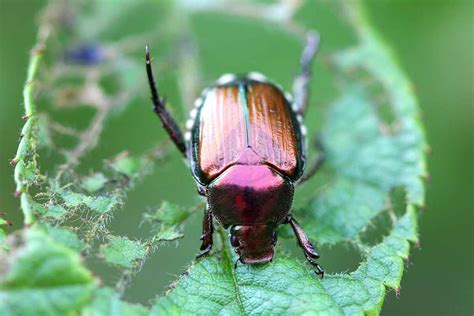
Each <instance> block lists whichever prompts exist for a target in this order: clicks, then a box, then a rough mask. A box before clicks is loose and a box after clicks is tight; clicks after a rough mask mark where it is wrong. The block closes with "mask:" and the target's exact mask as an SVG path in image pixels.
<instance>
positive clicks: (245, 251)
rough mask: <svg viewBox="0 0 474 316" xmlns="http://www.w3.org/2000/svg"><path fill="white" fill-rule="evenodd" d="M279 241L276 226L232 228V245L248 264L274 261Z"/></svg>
mask: <svg viewBox="0 0 474 316" xmlns="http://www.w3.org/2000/svg"><path fill="white" fill-rule="evenodd" d="M276 241H277V235H276V233H275V226H274V225H251V226H232V228H231V229H230V243H231V244H232V246H233V247H234V249H235V252H237V253H238V254H239V255H240V257H239V260H240V261H241V262H243V263H247V264H258V263H266V262H269V261H272V259H273V252H274V247H275V244H276Z"/></svg>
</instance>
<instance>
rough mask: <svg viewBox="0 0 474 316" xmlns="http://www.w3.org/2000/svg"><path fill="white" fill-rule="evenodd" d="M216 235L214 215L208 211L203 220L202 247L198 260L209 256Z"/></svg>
mask: <svg viewBox="0 0 474 316" xmlns="http://www.w3.org/2000/svg"><path fill="white" fill-rule="evenodd" d="M213 233H214V225H213V224H212V214H211V211H210V210H209V209H206V212H205V213H204V217H203V219H202V235H201V240H202V245H201V249H200V250H201V252H200V253H199V254H198V255H197V257H196V259H198V258H201V257H204V256H206V255H208V254H209V252H210V251H211V249H212V234H213Z"/></svg>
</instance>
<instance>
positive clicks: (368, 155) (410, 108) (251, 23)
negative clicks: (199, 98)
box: [0, 0, 427, 315]
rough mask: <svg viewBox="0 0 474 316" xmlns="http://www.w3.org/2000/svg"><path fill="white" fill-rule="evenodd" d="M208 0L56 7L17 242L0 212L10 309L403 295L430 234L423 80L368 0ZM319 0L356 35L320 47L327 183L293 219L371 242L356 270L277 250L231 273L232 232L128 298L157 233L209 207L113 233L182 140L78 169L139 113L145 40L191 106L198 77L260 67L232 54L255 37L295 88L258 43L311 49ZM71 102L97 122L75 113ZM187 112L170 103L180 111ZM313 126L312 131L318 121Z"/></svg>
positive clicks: (350, 311)
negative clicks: (112, 128)
mask: <svg viewBox="0 0 474 316" xmlns="http://www.w3.org/2000/svg"><path fill="white" fill-rule="evenodd" d="M196 3H197V2H193V1H184V0H183V1H178V2H176V3H175V4H171V3H167V2H158V3H149V2H147V1H143V2H141V1H133V2H126V3H125V2H124V3H121V5H116V4H115V3H113V2H112V1H110V2H109V1H98V2H93V3H89V4H85V3H82V4H79V3H76V4H67V5H66V4H61V3H59V2H52V3H51V4H50V5H49V6H48V7H47V8H46V9H45V12H44V13H43V14H42V16H41V19H40V22H39V30H38V43H37V45H36V47H35V48H34V49H33V51H32V53H31V58H30V65H29V69H28V74H27V80H26V83H25V88H24V106H25V116H24V118H25V125H24V127H23V129H22V132H21V136H22V138H21V141H20V143H19V146H18V151H17V153H16V155H15V157H14V158H13V159H12V161H11V163H12V165H14V168H15V179H14V180H15V182H16V185H17V189H16V195H17V196H18V198H19V200H20V204H21V210H22V211H23V214H24V224H25V227H24V229H22V230H21V231H18V232H15V233H12V234H10V235H9V236H6V234H5V232H4V229H3V228H2V225H6V224H8V222H7V221H6V220H4V219H3V218H2V217H0V314H2V315H8V314H20V315H31V314H44V315H63V314H75V313H78V312H80V313H82V314H85V315H96V314H101V315H102V314H103V315H106V314H114V315H115V314H121V315H142V314H143V315H144V314H148V313H149V312H152V313H155V314H157V315H166V314H202V315H208V314H218V313H222V314H232V315H247V314H303V313H310V314H318V315H319V314H325V315H326V314H327V315H339V314H340V315H365V314H378V313H379V312H380V310H381V307H382V303H383V301H384V297H385V294H386V289H387V288H391V289H396V290H398V289H399V287H400V282H401V278H402V275H403V271H404V260H405V259H407V257H408V255H409V249H410V242H415V243H416V242H417V241H418V237H417V208H419V207H421V206H423V203H424V183H423V177H425V176H426V166H425V157H424V153H425V151H426V150H427V145H426V143H425V138H424V134H423V130H422V127H421V125H420V122H419V118H418V115H419V114H418V107H417V102H416V99H415V97H414V94H413V91H412V88H411V85H410V82H409V80H408V79H407V78H406V76H405V75H404V74H403V72H402V71H401V70H400V68H399V67H398V66H397V64H396V62H395V61H394V57H393V55H392V54H391V52H390V51H389V50H388V48H387V47H386V46H385V44H384V43H383V41H382V40H380V38H379V37H378V35H377V34H376V32H375V31H374V30H373V29H372V27H371V25H370V23H369V22H368V20H367V18H366V16H365V13H364V10H363V6H362V5H361V4H360V3H359V2H358V1H350V2H346V1H344V2H342V1H341V2H340V3H339V4H337V5H336V4H334V3H327V2H318V3H317V4H316V3H314V2H313V1H308V2H306V3H299V5H295V6H291V5H289V3H290V2H282V3H268V4H267V3H259V2H256V3H248V4H244V3H240V2H239V3H238V2H202V5H196ZM295 3H298V2H295ZM313 6H316V8H317V10H320V12H322V13H321V15H323V16H328V17H330V18H331V19H333V20H334V22H333V20H331V22H330V23H329V25H331V27H332V23H336V24H337V23H339V24H338V25H339V26H340V27H346V28H347V31H346V33H348V34H352V38H351V39H350V40H349V42H350V43H351V45H347V44H344V45H342V44H340V43H336V44H329V46H330V49H327V51H325V50H324V49H323V57H321V59H322V60H325V61H326V62H327V63H326V66H327V67H326V70H325V71H326V72H328V73H329V75H328V76H327V78H326V79H328V80H331V81H332V82H333V83H334V86H335V87H337V88H336V89H334V93H333V95H330V97H329V98H328V101H330V102H329V103H330V105H329V106H328V107H327V108H326V109H325V111H324V112H325V114H324V115H323V116H322V117H323V119H322V124H321V127H320V132H321V137H322V141H323V143H324V145H325V148H326V151H327V164H326V165H325V167H324V170H323V173H324V174H325V178H326V179H327V182H326V183H325V184H324V185H323V186H322V188H315V186H314V183H313V182H311V183H310V184H308V186H312V189H311V190H312V191H311V192H310V194H309V198H308V197H306V200H305V201H300V203H299V205H301V206H300V207H298V209H297V210H295V213H296V214H297V216H298V218H299V219H300V222H301V223H302V225H303V227H304V228H305V230H306V231H307V232H308V233H309V235H310V237H311V239H313V240H315V241H317V244H318V245H323V244H329V245H332V244H336V243H340V242H346V243H351V244H352V245H353V246H354V247H355V248H356V249H358V250H359V251H360V253H361V254H362V258H363V259H362V261H361V262H360V263H359V265H358V267H357V269H355V270H354V271H352V272H348V273H333V274H327V275H326V276H325V277H324V279H322V280H321V279H319V278H316V276H315V274H314V272H313V271H312V270H311V268H310V267H309V266H308V265H306V264H305V263H304V262H303V260H301V259H295V258H294V257H293V256H289V255H287V254H285V253H284V252H282V251H281V249H278V252H279V253H278V255H277V257H276V259H275V260H274V261H273V262H271V263H269V264H265V265H262V266H244V265H239V266H238V267H237V268H235V269H234V262H235V261H236V256H235V255H234V254H233V251H232V247H231V246H230V245H229V244H228V241H227V237H226V235H227V234H226V232H225V231H224V229H223V228H218V229H217V231H218V233H217V234H215V235H216V236H215V238H217V239H220V243H218V245H217V246H215V248H216V249H215V250H214V253H213V254H212V255H211V256H210V257H207V258H204V259H200V260H197V261H193V262H192V263H190V265H189V267H188V270H187V271H186V272H185V273H183V274H182V275H181V276H180V277H179V278H178V279H177V280H176V282H175V283H173V284H172V285H171V286H170V289H169V290H168V291H167V292H166V293H165V294H164V295H162V296H157V298H156V299H154V300H153V302H152V304H151V306H142V305H134V304H130V303H127V302H126V301H124V300H123V292H124V290H125V289H126V288H127V286H128V285H129V284H130V282H132V280H133V277H134V276H135V275H136V274H137V273H139V270H140V269H141V267H142V266H143V265H144V264H146V260H147V258H149V257H150V256H151V255H152V254H153V253H154V252H155V251H156V250H157V248H158V247H159V245H160V244H162V243H166V242H171V241H175V240H177V239H179V238H181V237H182V236H183V225H184V224H185V222H186V219H187V218H188V217H189V216H190V215H191V214H192V213H193V212H194V211H195V210H196V209H201V208H202V205H200V204H198V205H196V207H192V208H190V209H188V208H186V207H183V206H180V205H176V204H172V203H169V202H167V201H157V203H160V202H161V206H160V207H159V208H157V209H156V210H152V211H148V212H146V213H145V215H144V222H145V223H147V227H148V228H147V229H148V230H149V231H148V234H147V237H144V238H142V239H140V240H138V239H131V238H129V237H128V236H121V235H118V234H115V233H112V232H111V231H110V230H109V226H110V225H109V223H110V221H111V220H113V216H114V213H115V212H116V211H117V210H118V209H120V208H122V207H123V205H124V203H125V201H126V196H127V192H129V191H130V190H131V189H133V187H134V186H135V185H136V184H137V183H138V182H140V181H141V180H142V179H143V178H144V177H146V176H147V175H149V174H150V173H151V172H152V171H153V170H155V169H156V168H157V165H158V164H159V163H162V162H165V161H166V160H167V157H168V154H169V146H168V145H167V144H166V143H161V144H158V145H154V146H151V147H150V149H148V150H144V151H143V150H142V152H144V153H142V154H130V153H128V152H127V151H124V150H127V149H129V147H133V146H134V144H127V143H123V144H122V147H121V150H120V151H116V152H115V153H114V154H112V156H109V157H103V158H105V160H104V162H103V163H97V161H96V162H95V163H93V164H92V165H93V166H94V167H93V170H92V171H90V170H89V171H88V172H85V171H84V169H83V168H81V163H82V162H83V161H87V159H89V161H90V159H92V158H91V157H94V149H95V148H96V146H97V145H98V144H100V142H101V137H103V134H104V128H105V127H106V126H108V125H113V124H114V123H113V122H114V118H117V117H124V116H126V115H127V114H126V113H127V111H129V108H130V107H131V105H134V106H137V104H143V103H146V102H147V101H145V100H146V99H147V97H146V96H147V93H148V91H147V89H146V85H145V77H144V67H143V66H144V65H143V60H142V57H140V56H141V54H142V51H141V49H142V48H143V47H144V44H145V42H148V43H149V44H151V46H152V47H159V49H157V51H156V55H155V57H156V59H157V62H156V66H157V68H158V72H159V73H161V72H162V70H163V72H164V73H171V74H174V75H175V78H171V77H167V76H166V75H165V76H164V78H163V79H161V78H160V79H159V81H160V82H159V83H160V85H161V84H163V85H164V86H168V87H172V86H173V85H174V86H175V87H176V86H178V87H179V91H180V92H179V93H180V94H179V97H178V96H176V98H175V100H179V99H181V103H182V104H191V102H192V98H193V97H195V96H196V93H197V91H196V90H197V88H199V87H198V86H197V84H198V82H201V81H202V82H210V80H211V79H213V78H214V77H215V76H218V75H219V74H220V73H219V72H221V71H223V70H224V67H228V70H233V69H234V68H235V70H236V72H242V70H246V69H247V68H251V67H255V65H254V64H252V61H250V62H249V60H248V56H249V55H246V56H247V57H242V54H235V52H234V54H233V55H232V52H233V51H234V50H235V49H236V47H237V46H235V45H242V44H241V43H244V42H242V41H240V42H239V40H241V39H242V40H248V41H249V42H250V43H252V44H255V45H254V46H248V47H253V49H254V51H252V54H254V55H255V58H256V60H258V58H260V56H263V57H262V58H260V60H265V62H262V65H261V66H262V67H261V68H263V69H260V70H262V71H265V70H266V69H265V68H267V70H269V72H270V73H272V71H273V70H272V69H275V68H277V69H278V68H281V72H280V73H278V72H275V73H274V74H275V77H276V78H278V77H281V78H279V79H281V82H282V83H283V84H284V85H288V84H289V78H287V77H288V76H287V74H288V73H289V72H290V70H292V71H293V73H296V66H295V67H293V68H291V69H289V68H288V67H289V66H287V65H286V64H282V63H281V61H280V60H272V58H268V59H267V58H266V57H267V55H268V48H265V47H264V46H259V43H261V42H260V38H263V37H265V38H267V39H268V40H269V41H271V39H272V37H273V38H275V39H276V41H277V43H278V44H279V45H286V44H288V46H292V45H293V46H295V47H296V46H301V43H302V40H303V39H304V34H305V33H306V31H307V30H308V29H309V28H310V27H314V25H318V21H319V20H318V19H317V18H315V17H314V16H312V17H311V19H306V18H305V11H306V9H307V8H308V7H310V8H312V9H313V10H314V8H313ZM150 12H152V13H153V14H150ZM278 12H279V13H278ZM277 13H278V14H277ZM337 14H339V17H337ZM317 16H318V17H319V15H317ZM65 17H66V18H65ZM321 19H323V18H321ZM128 21H131V22H130V23H128ZM132 21H133V22H134V23H132ZM336 21H338V22H336ZM124 25H126V26H127V27H124ZM222 25H224V26H225V27H227V28H228V30H229V34H228V36H227V37H226V38H221V37H220V36H221V35H222V34H219V33H218V32H217V31H216V30H218V28H219V27H220V26H222ZM341 25H342V26H341ZM321 27H322V28H323V29H324V23H322V25H321ZM269 29H271V30H273V31H269ZM274 30H277V32H275V31H274ZM253 34H256V35H258V36H255V38H252V36H253ZM322 35H323V36H324V34H322ZM229 38H230V39H232V41H231V40H229ZM324 40H325V39H324V37H323V41H324ZM328 41H329V40H328ZM329 42H330V41H329ZM183 43H184V44H183ZM236 43H237V44H236ZM239 43H240V44H239ZM227 44H228V45H227ZM323 45H324V44H323ZM333 46H335V47H333ZM223 47H224V48H223ZM323 47H324V46H323ZM223 49H224V50H225V49H227V51H226V52H228V53H229V54H230V55H229V56H227V57H228V58H226V59H220V58H221V57H220V56H221V55H222V54H219V52H220V51H221V50H223ZM249 54H251V53H249ZM295 56H296V55H295ZM316 67H317V68H318V69H319V67H320V65H319V64H318V65H317V66H316ZM287 68H288V69H287ZM198 69H199V70H200V71H198ZM164 70H169V71H164ZM248 70H251V69H248ZM319 70H320V69H319ZM320 71H321V70H320ZM284 76H285V77H284ZM161 81H162V82H161ZM317 88H318V87H317V86H315V87H313V91H314V90H317ZM170 90H173V89H172V88H170ZM175 102H176V103H173V104H179V103H178V102H177V101H175ZM173 104H172V105H173ZM85 109H86V110H87V109H88V110H87V111H84V110H85ZM71 110H73V111H78V112H74V113H76V114H75V115H78V116H79V117H82V118H86V119H83V120H84V121H88V124H87V125H86V126H80V124H76V122H75V120H73V121H71V120H67V117H68V111H71ZM81 110H82V112H81ZM181 110H182V109H180V108H179V107H174V111H175V112H176V115H178V116H182V113H181V112H182V111H181ZM91 113H92V114H91ZM128 117H129V118H130V116H128ZM65 118H66V119H65ZM123 122H126V121H123ZM307 124H308V125H310V128H311V129H312V130H313V129H315V127H314V126H312V125H317V124H311V122H308V121H307ZM144 133H147V132H145V131H144ZM161 135H163V134H161ZM163 139H164V138H163ZM46 157H53V158H50V159H51V161H48V158H46ZM48 162H50V163H48ZM42 165H46V167H45V168H40V166H42ZM307 190H308V189H307ZM394 192H402V195H403V200H404V201H403V203H401V204H402V207H398V208H397V207H395V205H396V204H400V203H398V202H399V201H397V199H396V198H395V197H394ZM383 216H386V217H387V218H390V220H391V221H390V224H389V225H388V227H386V229H387V231H388V233H386V234H382V233H378V236H376V237H378V238H377V241H376V242H368V241H367V240H365V238H364V236H365V235H366V234H367V231H368V230H370V228H371V226H373V225H374V224H373V223H374V220H375V219H376V218H380V217H383ZM280 233H281V235H282V237H284V236H285V231H284V230H282V231H280ZM158 255H159V254H158ZM92 259H94V260H99V261H101V262H103V263H105V264H107V265H110V266H113V267H115V269H117V270H119V271H120V272H121V275H122V277H121V278H120V280H119V281H118V282H117V284H115V289H114V288H112V287H113V284H109V283H107V282H106V283H105V284H104V282H101V281H100V280H99V277H97V276H94V274H93V272H92V270H93V267H94V266H93V265H91V264H90V263H89V262H90V261H91V260H92ZM158 272H159V268H158ZM25 302H29V303H28V304H25Z"/></svg>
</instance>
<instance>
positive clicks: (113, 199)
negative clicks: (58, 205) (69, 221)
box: [58, 189, 119, 214]
mask: <svg viewBox="0 0 474 316" xmlns="http://www.w3.org/2000/svg"><path fill="white" fill-rule="evenodd" d="M58 193H59V194H60V195H61V198H62V199H63V200H64V203H65V205H66V206H67V207H69V208H76V207H79V206H82V205H85V206H87V207H88V208H90V209H91V210H93V211H95V212H97V213H102V214H103V213H108V212H110V211H112V210H113V209H114V208H115V207H116V206H117V205H118V204H119V198H118V196H116V195H97V196H88V195H85V194H81V193H76V192H74V191H71V190H68V189H64V190H63V189H59V190H58Z"/></svg>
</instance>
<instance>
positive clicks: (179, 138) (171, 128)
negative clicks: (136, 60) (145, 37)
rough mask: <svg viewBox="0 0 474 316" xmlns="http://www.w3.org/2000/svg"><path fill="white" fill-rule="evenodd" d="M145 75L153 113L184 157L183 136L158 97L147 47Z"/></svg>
mask: <svg viewBox="0 0 474 316" xmlns="http://www.w3.org/2000/svg"><path fill="white" fill-rule="evenodd" d="M145 59H146V73H147V75H148V83H149V84H150V90H151V100H152V102H153V111H154V112H155V113H156V115H158V117H159V118H160V120H161V123H163V127H164V128H165V130H166V132H167V133H168V135H169V136H170V138H171V140H172V141H173V142H174V144H175V145H176V147H177V148H178V149H179V151H180V152H181V153H182V154H183V156H184V157H186V143H185V141H184V138H183V134H182V133H181V130H180V129H179V126H178V124H177V123H176V121H175V120H174V119H173V117H172V116H171V113H170V112H168V110H167V109H166V106H165V104H166V102H165V99H164V98H162V97H161V96H160V94H159V93H158V89H157V87H156V83H155V78H154V77H153V70H152V68H151V61H150V49H149V47H148V45H147V46H146V55H145Z"/></svg>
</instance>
